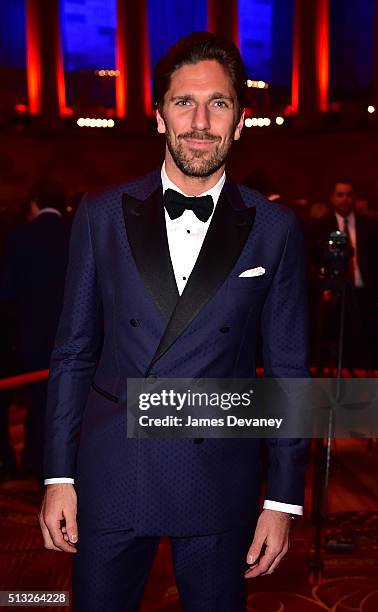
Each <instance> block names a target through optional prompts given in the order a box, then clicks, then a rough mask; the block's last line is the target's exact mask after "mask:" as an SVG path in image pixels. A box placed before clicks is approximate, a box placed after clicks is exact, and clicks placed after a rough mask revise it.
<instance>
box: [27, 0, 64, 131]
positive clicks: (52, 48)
mask: <svg viewBox="0 0 378 612" xmlns="http://www.w3.org/2000/svg"><path fill="white" fill-rule="evenodd" d="M26 55H27V61H26V66H27V68H26V70H27V85H28V97H29V109H30V113H31V114H32V115H41V117H42V118H43V119H44V120H46V122H47V123H48V124H49V125H50V126H55V125H58V124H59V118H60V117H61V116H63V115H64V110H65V108H66V95H65V81H64V68H63V54H62V45H61V34H60V19H59V0H49V1H48V2H45V0H26Z"/></svg>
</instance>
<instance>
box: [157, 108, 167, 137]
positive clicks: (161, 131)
mask: <svg viewBox="0 0 378 612" xmlns="http://www.w3.org/2000/svg"><path fill="white" fill-rule="evenodd" d="M156 122H157V131H158V132H159V134H165V121H164V119H163V117H162V116H161V114H160V111H158V110H157V111H156Z"/></svg>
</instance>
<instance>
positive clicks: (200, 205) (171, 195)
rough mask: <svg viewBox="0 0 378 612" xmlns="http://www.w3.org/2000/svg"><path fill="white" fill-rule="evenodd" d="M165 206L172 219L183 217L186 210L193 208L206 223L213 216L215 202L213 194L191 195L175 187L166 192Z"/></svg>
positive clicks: (197, 215)
mask: <svg viewBox="0 0 378 612" xmlns="http://www.w3.org/2000/svg"><path fill="white" fill-rule="evenodd" d="M164 206H165V208H166V209H167V212H168V214H169V217H170V219H177V218H178V217H181V215H182V213H183V212H184V210H186V209H187V210H192V211H193V212H194V214H195V215H196V217H197V218H198V219H199V220H200V221H203V222H204V223H205V221H207V220H208V219H210V217H211V213H212V212H213V209H214V202H213V198H212V197H211V195H206V196H199V197H189V196H184V195H182V193H179V192H178V191H175V190H174V189H167V190H166V192H165V193H164Z"/></svg>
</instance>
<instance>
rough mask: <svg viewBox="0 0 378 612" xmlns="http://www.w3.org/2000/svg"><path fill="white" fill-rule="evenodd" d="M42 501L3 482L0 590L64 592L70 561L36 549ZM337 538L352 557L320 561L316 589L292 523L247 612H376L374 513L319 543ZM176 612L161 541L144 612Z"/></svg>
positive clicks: (304, 535)
mask: <svg viewBox="0 0 378 612" xmlns="http://www.w3.org/2000/svg"><path fill="white" fill-rule="evenodd" d="M40 498H41V492H40V490H39V488H38V486H37V485H36V483H34V482H33V481H31V480H30V481H13V482H8V483H5V484H3V485H1V487H0V515H1V537H0V589H1V590H11V589H17V590H34V591H35V590H69V589H70V560H69V559H68V558H67V557H66V555H64V554H63V553H57V552H52V551H46V550H44V548H43V546H42V539H41V535H40V532H39V527H38V519H37V513H38V508H39V504H40ZM342 534H348V535H351V536H352V537H353V538H354V541H355V546H356V550H355V552H354V553H352V554H351V553H343V554H335V553H330V552H327V553H325V555H324V562H325V565H324V573H323V579H322V581H321V583H320V584H317V585H314V584H311V583H310V580H309V559H310V557H311V547H312V542H313V536H314V534H313V528H312V527H311V525H310V524H309V523H308V522H306V520H301V521H298V522H297V523H296V524H295V525H294V528H293V533H292V546H291V549H290V552H289V554H288V556H287V559H286V560H285V562H284V563H283V564H282V565H281V567H280V568H279V570H277V572H276V573H275V574H273V575H272V576H266V577H262V578H258V579H255V580H254V581H253V582H249V592H250V594H249V598H248V610H249V611H253V612H281V611H282V612H307V611H308V612H312V611H314V612H315V611H318V610H319V611H320V610H323V611H324V610H328V611H329V612H351V611H352V610H353V612H376V611H377V610H378V512H367V513H363V512H348V513H333V514H331V515H330V517H329V520H328V524H327V529H326V532H325V536H326V537H328V536H329V535H332V536H335V535H339V536H340V535H342ZM4 609H5V608H4ZM9 609H10V608H9ZM33 609H38V608H33ZM41 609H42V608H41ZM44 609H47V608H44ZM51 609H52V608H51ZM54 610H62V611H64V610H65V611H67V610H68V608H57V607H54ZM179 610H181V608H180V605H179V603H178V597H177V591H176V587H175V582H174V577H173V570H172V564H171V553H170V545H169V541H168V540H162V542H161V545H160V549H159V554H158V556H157V558H156V561H155V564H154V568H153V571H152V574H151V577H150V580H149V583H148V587H147V590H146V593H145V598H144V603H143V608H142V612H158V611H160V612H178V611H179ZM230 612H232V611H230Z"/></svg>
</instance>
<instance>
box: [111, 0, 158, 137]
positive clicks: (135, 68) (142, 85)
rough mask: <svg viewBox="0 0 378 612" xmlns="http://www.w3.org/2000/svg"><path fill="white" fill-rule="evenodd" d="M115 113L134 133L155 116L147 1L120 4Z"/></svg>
mask: <svg viewBox="0 0 378 612" xmlns="http://www.w3.org/2000/svg"><path fill="white" fill-rule="evenodd" d="M116 55H117V61H116V64H117V70H119V76H118V77H117V78H116V112H117V117H119V118H121V119H125V118H126V124H127V125H128V127H130V129H133V130H135V131H138V130H140V129H141V128H143V127H145V125H146V122H147V119H148V117H149V116H150V115H151V113H152V101H151V85H150V83H151V76H150V75H151V72H150V54H149V44H148V21H147V0H138V2H135V0H117V40H116Z"/></svg>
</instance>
